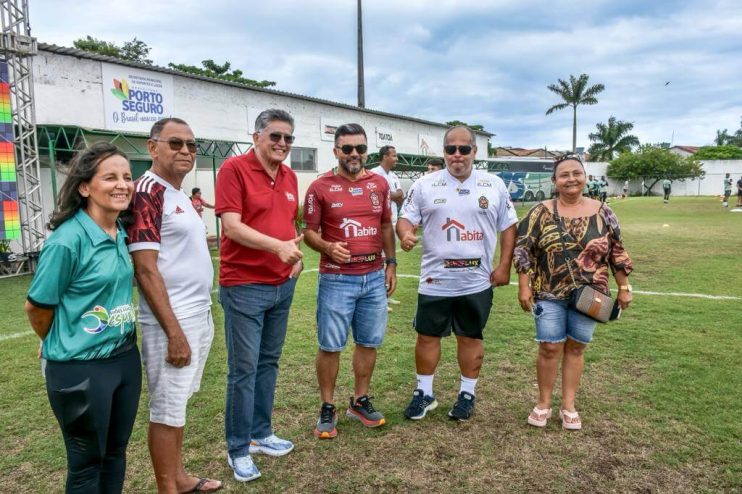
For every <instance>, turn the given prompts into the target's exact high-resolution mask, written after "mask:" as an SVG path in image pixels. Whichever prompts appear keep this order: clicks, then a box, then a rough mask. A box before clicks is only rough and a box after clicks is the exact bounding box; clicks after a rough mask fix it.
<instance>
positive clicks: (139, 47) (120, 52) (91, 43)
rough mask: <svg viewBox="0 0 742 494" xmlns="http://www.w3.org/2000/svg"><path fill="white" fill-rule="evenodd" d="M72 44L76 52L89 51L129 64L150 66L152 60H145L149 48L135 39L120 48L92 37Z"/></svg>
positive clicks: (77, 40)
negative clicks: (128, 62) (127, 61)
mask: <svg viewBox="0 0 742 494" xmlns="http://www.w3.org/2000/svg"><path fill="white" fill-rule="evenodd" d="M72 44H73V45H74V46H75V48H77V49H78V50H85V51H90V52H93V53H98V54H100V55H108V56H109V57H116V58H120V59H122V60H129V61H130V62H138V63H143V64H145V65H152V60H150V59H149V58H147V55H149V52H150V50H151V48H150V47H149V46H147V44H146V43H145V42H144V41H141V40H138V39H136V38H134V39H133V40H131V41H127V42H126V43H124V44H123V45H122V46H118V45H117V44H116V43H113V42H111V41H103V40H101V39H96V38H93V37H92V36H86V37H84V38H80V39H76V40H75V41H73V42H72Z"/></svg>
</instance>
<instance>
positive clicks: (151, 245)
mask: <svg viewBox="0 0 742 494" xmlns="http://www.w3.org/2000/svg"><path fill="white" fill-rule="evenodd" d="M147 149H148V150H149V154H150V156H151V157H152V168H150V169H149V170H148V171H147V172H145V174H144V175H142V176H141V177H140V178H139V179H138V180H137V181H136V192H135V194H134V198H133V199H132V201H131V206H130V209H131V212H132V214H133V216H134V222H133V224H132V225H131V226H129V227H128V231H127V235H128V239H127V243H128V244H129V252H130V253H131V255H132V259H133V261H134V270H135V275H136V279H137V285H138V289H139V294H140V297H139V325H140V326H141V328H142V360H143V362H144V366H145V369H146V371H147V384H148V386H149V396H150V401H149V410H150V413H149V452H150V455H151V456H152V465H153V467H154V470H155V478H156V480H157V488H158V491H159V492H201V491H207V492H212V491H214V490H217V489H220V488H221V487H222V483H221V482H220V481H218V480H210V479H205V478H200V477H194V476H192V475H188V474H187V473H186V471H185V468H184V467H183V460H182V456H181V448H182V446H183V428H184V426H185V417H186V405H187V403H188V399H189V398H190V397H191V395H192V394H193V393H194V392H196V391H198V389H199V386H200V383H201V375H202V374H203V370H204V365H205V364H206V358H207V357H208V355H209V350H210V349H211V341H212V339H213V338H214V323H213V321H212V318H211V287H212V284H213V282H214V267H213V265H212V263H211V255H210V254H209V248H208V246H207V245H206V236H204V226H203V222H202V220H201V217H200V216H199V215H198V213H197V212H196V210H195V209H194V207H193V205H192V203H191V200H190V199H189V198H188V196H187V195H186V194H185V192H184V191H183V189H182V187H181V185H182V183H183V179H184V178H185V176H186V175H187V174H188V173H189V172H190V171H191V170H192V169H193V166H194V165H195V163H196V150H197V149H196V140H195V138H194V136H193V131H191V128H190V127H189V126H188V124H187V123H186V122H185V121H183V120H181V119H179V118H165V119H162V120H160V121H158V122H156V123H155V124H154V125H153V126H152V130H151V131H150V137H149V140H148V141H147Z"/></svg>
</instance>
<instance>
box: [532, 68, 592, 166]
mask: <svg viewBox="0 0 742 494" xmlns="http://www.w3.org/2000/svg"><path fill="white" fill-rule="evenodd" d="M589 79H590V76H588V75H587V74H580V76H579V77H575V76H573V75H570V76H569V82H566V81H564V80H562V79H558V80H557V82H558V83H557V84H549V85H548V86H546V88H547V89H548V90H549V91H551V92H553V93H556V94H558V95H559V96H560V97H561V98H562V100H563V102H562V103H557V104H556V105H554V106H552V107H551V108H549V109H548V110H546V114H547V115H550V114H552V113H553V112H555V111H559V110H564V109H565V108H567V107H570V106H571V107H572V152H575V151H576V150H577V107H578V106H580V105H596V104H597V103H598V99H597V98H596V97H595V96H596V95H598V94H599V93H601V92H602V91H603V90H605V86H604V85H603V84H595V85H593V86H589V87H588V80H589Z"/></svg>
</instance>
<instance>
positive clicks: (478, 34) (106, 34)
mask: <svg viewBox="0 0 742 494" xmlns="http://www.w3.org/2000/svg"><path fill="white" fill-rule="evenodd" d="M71 5H72V6H71ZM30 8H31V20H32V26H33V34H34V35H35V36H37V37H38V38H39V40H40V41H44V42H52V43H57V44H61V45H64V46H71V44H72V40H74V39H76V38H78V37H82V36H84V35H86V34H90V35H92V36H94V37H97V38H101V39H106V40H112V41H116V42H119V43H121V42H124V41H127V40H130V39H131V38H133V37H134V36H136V37H138V38H139V39H141V40H144V41H145V42H146V43H148V44H149V45H150V46H151V47H152V48H153V50H152V58H154V59H155V62H156V63H158V64H160V65H166V64H167V62H170V61H174V62H179V63H190V64H196V65H197V64H198V63H199V62H200V61H201V60H203V59H206V58H212V59H214V60H216V61H217V62H223V61H225V60H229V61H230V62H232V65H233V67H235V68H240V69H242V70H243V71H244V73H245V75H246V76H248V77H251V78H254V79H268V80H273V81H276V82H277V83H278V86H277V87H278V88H279V89H282V90H286V91H290V92H295V93H300V94H306V95H309V96H316V97H320V98H327V99H332V100H336V101H341V102H345V103H351V104H352V103H353V102H354V101H355V98H356V87H355V84H356V81H355V74H356V66H355V58H356V46H355V42H356V12H355V2H352V1H348V0H331V1H329V0H322V1H321V0H303V1H301V2H299V1H295V0H294V1H290V0H272V1H271V2H240V1H236V0H233V1H227V0H213V1H211V2H208V3H207V2H192V1H185V0H181V1H178V2H151V1H140V0H130V1H129V2H126V3H120V2H119V3H100V2H94V1H90V0H80V1H78V2H75V3H74V4H69V3H62V2H51V1H49V0H35V1H33V2H30ZM740 32H742V3H741V2H739V0H689V1H686V2H682V3H680V2H673V1H671V0H661V1H660V0H658V1H653V2H647V1H645V0H624V1H621V2H615V1H614V0H599V1H597V0H596V1H591V2H589V3H588V2H585V1H584V0H583V1H579V0H570V1H567V0H560V1H549V0H530V1H518V0H497V1H494V0H439V1H437V2H430V1H424V0H409V1H399V0H374V1H371V0H367V1H366V2H364V36H365V37H364V43H365V62H366V67H365V69H366V102H367V106H368V107H371V108H374V109H379V110H384V111H388V112H393V113H400V114H406V115H411V116H417V117H421V118H425V119H431V120H437V121H446V120H450V119H459V120H464V121H467V122H470V123H480V124H484V125H485V127H486V128H487V129H488V130H489V131H491V132H494V133H496V134H498V135H497V137H496V138H495V139H494V142H495V143H496V144H508V145H514V146H523V147H531V146H533V147H540V146H544V145H547V146H548V147H550V148H566V147H569V146H571V123H572V119H571V112H569V111H568V110H567V111H562V112H558V113H556V114H553V115H550V116H548V117H547V116H545V115H544V112H545V110H546V109H547V108H548V107H549V106H551V105H552V104H554V103H556V102H558V100H557V96H556V95H554V94H552V93H550V92H549V91H548V90H547V89H546V85H547V84H549V83H552V82H556V80H557V79H558V78H567V77H568V76H569V75H570V74H575V75H578V74H580V73H583V72H584V73H588V74H589V75H590V81H591V82H592V83H597V82H601V83H604V84H605V85H606V90H605V92H603V93H602V94H601V95H600V96H599V101H600V103H599V104H598V105H597V106H594V107H585V108H580V109H579V110H578V126H579V129H578V131H579V132H578V145H584V146H587V145H588V144H589V143H588V142H587V134H588V133H590V132H591V131H593V130H594V128H595V123H597V122H600V121H605V120H607V118H608V117H609V116H611V115H615V116H616V117H617V118H619V119H621V120H628V121H633V122H634V123H635V127H634V132H635V133H636V134H637V135H638V136H639V137H640V139H641V140H642V141H647V142H655V141H661V140H665V141H666V140H669V139H670V138H671V137H672V135H673V132H674V135H675V142H676V143H681V144H691V145H692V144H703V143H707V142H710V141H711V140H712V139H713V137H714V136H715V134H716V129H717V128H719V129H723V128H725V127H726V128H729V129H730V130H733V129H737V128H738V127H739V118H740V116H741V115H742V92H741V91H739V81H740V80H742V64H740V63H739V60H740V59H741V58H742V57H741V55H742V37H740V35H739V33H740ZM667 81H670V84H669V85H667V86H666V85H665V83H666V82H667Z"/></svg>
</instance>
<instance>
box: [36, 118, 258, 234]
mask: <svg viewBox="0 0 742 494" xmlns="http://www.w3.org/2000/svg"><path fill="white" fill-rule="evenodd" d="M36 130H37V135H38V147H39V156H44V155H46V156H47V158H48V160H49V163H48V165H49V168H50V170H51V186H52V195H53V200H54V203H56V202H57V172H58V166H59V164H60V163H67V162H69V160H70V159H71V158H72V156H73V155H74V154H75V152H76V151H78V150H80V149H82V148H85V147H87V146H90V145H91V144H93V143H95V142H99V141H107V142H110V143H111V144H115V145H116V146H117V147H118V148H119V149H121V150H122V151H123V152H124V153H125V154H126V155H127V156H128V157H129V159H130V160H149V159H150V155H149V151H148V150H147V139H148V137H149V136H148V135H147V134H143V133H133V132H132V133H122V132H116V131H110V130H102V129H85V128H83V127H76V126H70V125H39V126H37V129H36ZM196 145H197V146H198V151H197V152H196V156H197V157H201V158H205V159H208V160H210V161H211V170H212V176H213V180H214V182H216V170H217V168H218V166H220V165H221V162H222V161H224V160H225V159H226V158H229V157H230V156H237V155H240V154H245V153H247V151H249V150H250V148H251V147H252V144H251V143H249V142H240V141H224V140H220V139H198V138H197V139H196ZM216 231H217V232H218V231H219V218H217V219H216ZM217 238H218V236H217Z"/></svg>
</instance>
